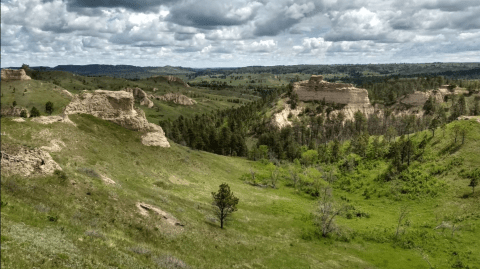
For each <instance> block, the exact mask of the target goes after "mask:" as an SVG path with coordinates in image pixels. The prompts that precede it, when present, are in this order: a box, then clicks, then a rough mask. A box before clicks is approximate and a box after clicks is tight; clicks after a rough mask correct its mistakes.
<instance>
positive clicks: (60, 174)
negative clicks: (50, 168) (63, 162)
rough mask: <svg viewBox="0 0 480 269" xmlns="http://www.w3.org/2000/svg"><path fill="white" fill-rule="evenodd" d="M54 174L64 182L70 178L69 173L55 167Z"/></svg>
mask: <svg viewBox="0 0 480 269" xmlns="http://www.w3.org/2000/svg"><path fill="white" fill-rule="evenodd" d="M53 174H54V175H55V176H57V178H58V179H59V180H60V182H61V183H64V182H65V181H67V179H68V176H67V174H66V173H65V172H64V171H62V170H59V169H55V171H54V172H53Z"/></svg>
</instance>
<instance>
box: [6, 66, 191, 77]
mask: <svg viewBox="0 0 480 269" xmlns="http://www.w3.org/2000/svg"><path fill="white" fill-rule="evenodd" d="M19 68H20V67H16V68H15V67H11V68H9V69H19ZM29 68H30V69H32V70H38V71H64V72H70V73H74V74H77V75H81V76H95V77H98V76H109V77H117V78H126V79H142V78H149V77H151V76H159V75H185V74H189V73H191V71H188V70H186V69H185V68H182V67H173V66H164V67H140V66H133V65H104V64H90V65H58V66H55V67H46V66H33V67H29Z"/></svg>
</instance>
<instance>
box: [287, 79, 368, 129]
mask: <svg viewBox="0 0 480 269" xmlns="http://www.w3.org/2000/svg"><path fill="white" fill-rule="evenodd" d="M293 90H294V91H295V93H296V94H297V95H298V99H299V100H300V101H305V102H308V101H325V102H326V103H335V104H342V105H345V106H344V107H343V108H342V109H341V110H340V111H338V112H337V113H339V112H343V114H344V115H345V120H353V118H354V114H355V112H357V111H360V112H362V113H363V114H365V115H367V116H368V115H371V114H373V113H374V112H375V109H374V107H373V106H372V105H371V104H370V100H369V99H368V92H367V90H366V89H360V88H356V87H354V86H353V85H352V84H346V83H330V82H327V81H324V80H323V76H320V75H318V76H317V75H312V77H310V80H306V81H300V82H297V83H295V84H294V85H293Z"/></svg>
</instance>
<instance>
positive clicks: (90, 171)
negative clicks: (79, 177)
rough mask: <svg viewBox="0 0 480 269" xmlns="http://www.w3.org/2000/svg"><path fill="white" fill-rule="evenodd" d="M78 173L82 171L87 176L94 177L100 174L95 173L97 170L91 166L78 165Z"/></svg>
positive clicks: (98, 176)
mask: <svg viewBox="0 0 480 269" xmlns="http://www.w3.org/2000/svg"><path fill="white" fill-rule="evenodd" d="M77 170H78V171H79V172H80V173H83V174H85V175H87V176H89V177H94V178H100V175H99V174H98V173H97V171H95V170H93V169H91V168H86V167H79V168H78V169H77Z"/></svg>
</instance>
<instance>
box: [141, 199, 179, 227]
mask: <svg viewBox="0 0 480 269" xmlns="http://www.w3.org/2000/svg"><path fill="white" fill-rule="evenodd" d="M136 206H137V208H138V210H139V211H140V214H142V215H143V216H149V214H150V213H152V212H153V213H154V214H158V215H160V216H162V217H163V219H164V220H165V222H166V223H168V224H170V225H172V226H184V225H183V224H181V223H180V222H178V220H177V219H176V218H175V217H174V216H172V215H171V214H169V213H167V212H165V211H163V210H161V209H160V208H158V207H155V206H153V205H149V204H146V203H137V204H136Z"/></svg>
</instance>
